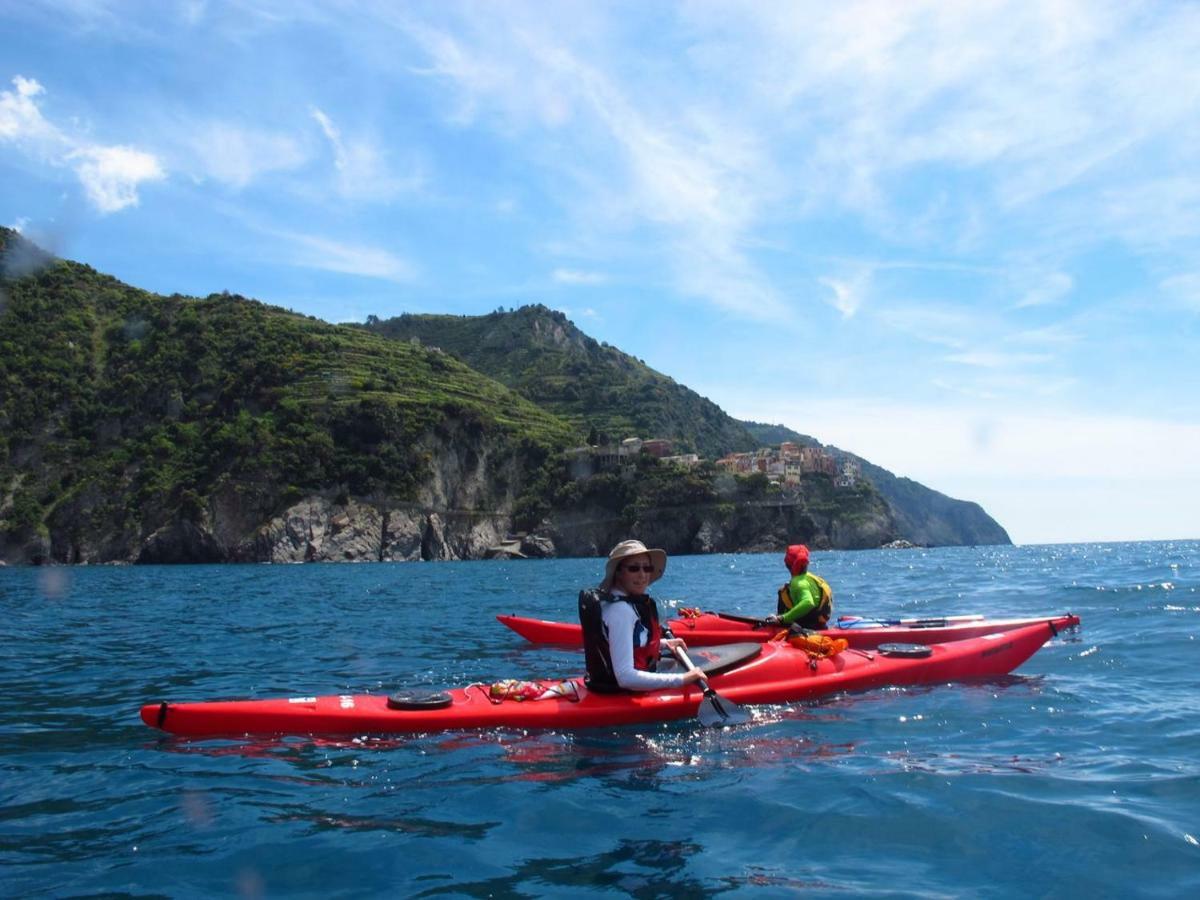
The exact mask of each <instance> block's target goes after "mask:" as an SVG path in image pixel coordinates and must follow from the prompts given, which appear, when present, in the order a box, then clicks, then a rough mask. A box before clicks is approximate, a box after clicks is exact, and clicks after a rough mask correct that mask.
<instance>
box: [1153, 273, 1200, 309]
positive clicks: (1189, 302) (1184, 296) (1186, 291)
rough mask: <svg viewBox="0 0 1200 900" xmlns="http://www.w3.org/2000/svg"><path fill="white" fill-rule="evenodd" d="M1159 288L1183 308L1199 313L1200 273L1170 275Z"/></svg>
mask: <svg viewBox="0 0 1200 900" xmlns="http://www.w3.org/2000/svg"><path fill="white" fill-rule="evenodd" d="M1160 287H1161V288H1162V290H1163V291H1164V293H1166V294H1167V296H1168V297H1171V298H1173V299H1174V300H1175V301H1176V302H1178V303H1179V304H1180V305H1181V306H1183V307H1184V308H1186V309H1190V310H1193V311H1195V312H1200V272H1184V273H1181V274H1179V275H1172V276H1171V277H1170V278H1165V279H1163V281H1162V282H1161V283H1160Z"/></svg>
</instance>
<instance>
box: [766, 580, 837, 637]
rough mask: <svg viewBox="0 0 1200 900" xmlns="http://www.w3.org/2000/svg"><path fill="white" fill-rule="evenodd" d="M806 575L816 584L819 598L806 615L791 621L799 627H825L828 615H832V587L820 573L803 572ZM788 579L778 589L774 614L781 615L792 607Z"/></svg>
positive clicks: (827, 622)
mask: <svg viewBox="0 0 1200 900" xmlns="http://www.w3.org/2000/svg"><path fill="white" fill-rule="evenodd" d="M804 574H805V576H806V577H808V578H811V579H812V581H813V584H815V585H816V586H817V590H818V592H819V593H820V595H821V599H820V600H818V601H817V605H816V607H814V608H813V609H811V610H810V611H809V612H808V614H807V615H804V616H801V617H800V618H799V619H796V620H795V621H794V622H792V624H793V625H799V626H800V627H801V628H816V629H820V628H825V627H826V626H827V625H828V624H829V619H830V617H832V616H833V588H831V587H830V586H829V582H827V581H826V580H825V579H824V578H822V577H821V576H820V575H814V574H813V573H812V572H805V573H804ZM788 584H791V582H790V581H789V582H788V583H787V584H785V585H784V586H783V587H781V588H780V589H779V602H778V603H777V604H776V605H775V614H776V615H779V616H782V615H783V614H784V613H785V612H787V611H788V610H789V609H791V608H792V594H791V591H789V590H788Z"/></svg>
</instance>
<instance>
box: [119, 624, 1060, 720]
mask: <svg viewBox="0 0 1200 900" xmlns="http://www.w3.org/2000/svg"><path fill="white" fill-rule="evenodd" d="M1056 634H1058V629H1057V626H1056V625H1053V624H1052V623H1050V622H1047V621H1043V622H1038V623H1036V624H1033V625H1026V626H1024V627H1022V628H1015V629H1012V630H1010V631H998V632H994V633H991V634H986V635H983V636H982V637H976V638H968V639H965V640H960V641H954V642H952V643H944V644H933V645H928V646H917V645H903V644H897V645H892V646H891V647H889V645H886V644H885V645H883V647H882V648H881V649H880V650H877V651H865V650H859V649H850V650H845V651H843V652H842V653H840V654H838V655H837V656H834V657H831V658H828V659H815V658H813V657H810V656H809V654H808V653H806V652H805V651H803V650H798V649H795V648H793V647H791V646H789V645H787V644H784V643H766V644H746V645H735V646H737V647H738V648H739V652H741V653H742V655H743V658H744V657H745V656H746V655H747V654H748V655H749V657H750V658H749V659H748V661H744V662H741V663H740V664H736V665H735V667H734V668H732V669H729V670H727V671H721V672H720V673H719V674H713V675H712V676H711V677H710V678H709V684H710V685H711V686H712V688H713V689H714V690H715V691H717V692H719V698H720V699H722V700H726V701H729V702H731V703H733V704H739V703H745V704H759V703H788V702H792V701H796V700H808V699H811V698H814V697H820V696H822V695H825V694H832V693H837V692H842V691H862V690H868V689H871V688H877V687H883V686H886V685H914V684H929V683H944V682H949V681H961V680H964V679H974V678H990V677H995V676H998V675H1004V674H1007V673H1008V672H1011V671H1012V670H1013V669H1015V668H1017V666H1019V665H1021V664H1022V663H1023V662H1025V661H1026V660H1027V659H1029V657H1031V656H1033V654H1034V653H1036V652H1037V650H1038V648H1040V647H1041V646H1042V645H1043V644H1044V643H1045V642H1046V641H1047V640H1049V639H1050V638H1052V637H1054V636H1055V635H1056ZM733 649H734V648H733V647H729V648H725V647H714V648H708V649H704V648H701V649H698V650H696V651H695V652H694V653H693V654H692V656H693V659H694V660H695V662H696V663H697V664H698V665H701V666H702V667H705V666H704V662H705V654H713V655H719V654H721V653H723V652H724V653H730V652H732V651H733ZM706 668H707V667H706ZM710 671H711V670H710ZM567 684H568V685H570V686H571V694H572V695H573V696H572V697H570V698H555V699H547V700H525V701H522V702H516V701H513V700H505V701H501V702H494V701H493V700H492V699H491V698H490V697H489V693H488V687H487V686H486V685H469V686H468V687H465V688H457V689H455V690H451V691H447V692H446V693H444V694H435V695H431V696H429V697H427V698H420V699H417V700H413V699H412V698H411V697H405V698H389V697H387V696H386V695H383V694H378V695H376V694H341V695H335V696H329V697H290V698H285V699H277V700H230V701H222V702H215V703H165V702H164V703H153V704H149V705H147V706H144V707H142V720H143V721H144V722H145V723H146V724H147V725H151V726H153V727H156V728H161V729H162V730H164V731H168V732H171V733H172V734H178V735H189V736H213V735H243V734H263V735H265V734H329V735H359V734H367V733H374V734H389V733H403V732H428V731H443V730H448V729H463V728H498V727H500V728H546V729H559V730H562V729H577V728H589V727H597V726H601V727H603V726H612V725H628V724H637V723H646V722H664V721H668V720H673V719H683V718H687V717H689V716H695V715H696V714H697V711H698V710H699V709H700V707H701V702H702V701H704V702H708V701H707V700H705V697H704V694H703V692H702V691H701V690H700V688H698V687H695V686H689V687H686V688H679V689H673V690H665V691H651V692H643V693H619V694H601V693H594V692H590V691H588V689H587V688H586V687H584V685H583V683H582V679H573V680H572V681H570V682H567ZM393 705H399V706H409V707H411V706H416V707H419V708H393Z"/></svg>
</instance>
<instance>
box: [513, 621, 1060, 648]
mask: <svg viewBox="0 0 1200 900" xmlns="http://www.w3.org/2000/svg"><path fill="white" fill-rule="evenodd" d="M496 618H497V619H498V620H499V621H500V622H501V623H502V624H504V625H506V626H508V627H509V628H511V629H512V630H513V631H515V632H516V633H517V634H519V635H521V637H523V638H525V639H526V640H528V641H532V642H533V643H535V644H559V645H562V646H567V647H582V646H583V632H582V630H581V629H580V627H579V625H578V624H576V623H571V622H549V621H546V620H545V619H529V618H526V617H524V616H514V615H508V616H496ZM1039 622H1045V623H1047V624H1049V625H1050V626H1051V627H1052V628H1054V629H1055V631H1056V632H1057V631H1062V630H1063V629H1066V628H1073V627H1075V626H1077V625H1078V624H1079V616H1076V615H1072V614H1071V613H1066V614H1065V615H1057V616H1035V617H1030V618H1023V619H984V618H979V617H975V616H961V617H948V618H930V619H915V620H912V621H909V622H906V623H904V624H900V625H882V626H879V627H874V628H872V627H866V628H864V627H854V628H827V629H825V630H824V631H820V632H817V633H818V634H825V635H828V636H829V637H833V638H843V639H844V640H846V641H847V642H848V643H849V644H850V646H851V647H857V648H859V649H864V650H870V649H872V648H874V647H878V646H879V645H880V644H887V643H895V642H901V643H903V642H910V641H916V642H918V643H921V644H943V643H945V642H947V641H961V640H965V639H967V638H976V637H981V636H983V635H985V634H995V633H996V632H1001V631H1013V630H1015V629H1017V628H1024V627H1025V626H1027V625H1035V624H1037V623H1039ZM667 624H669V625H670V626H671V631H673V632H674V633H675V636H676V637H681V638H683V639H684V640H685V641H687V642H688V644H694V645H696V646H708V645H713V644H740V643H742V642H743V641H763V642H765V641H769V640H771V638H773V637H775V635H777V634H779V632H780V631H781V630H783V629H782V628H781V627H780V626H778V625H763V624H761V623H760V622H759V621H758V620H756V619H751V618H748V617H744V616H733V615H729V614H727V613H717V612H705V613H700V614H699V615H697V616H685V617H681V618H677V619H671V620H670V622H668V623H667Z"/></svg>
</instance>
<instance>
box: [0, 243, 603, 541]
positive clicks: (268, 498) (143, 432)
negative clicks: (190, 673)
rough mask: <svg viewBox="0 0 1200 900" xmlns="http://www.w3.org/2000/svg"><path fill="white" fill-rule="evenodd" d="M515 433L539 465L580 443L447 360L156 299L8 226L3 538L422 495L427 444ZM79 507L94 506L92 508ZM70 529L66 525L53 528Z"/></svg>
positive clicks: (368, 338) (250, 309) (313, 326)
mask: <svg viewBox="0 0 1200 900" xmlns="http://www.w3.org/2000/svg"><path fill="white" fill-rule="evenodd" d="M448 422H453V423H454V424H455V427H456V428H461V427H464V425H465V427H467V428H468V429H469V428H472V427H474V428H476V429H477V430H479V431H485V430H486V431H488V432H492V433H495V434H499V435H502V436H503V439H504V440H505V441H506V442H507V443H508V444H509V445H510V446H511V448H512V452H513V453H514V454H520V453H524V454H525V455H526V456H527V457H528V464H529V466H530V467H533V468H536V467H537V466H540V465H541V464H542V462H544V460H545V457H546V455H547V454H548V453H549V452H550V451H552V450H553V449H555V448H558V447H562V446H565V445H568V444H571V443H577V442H578V441H579V440H580V438H581V436H580V435H578V434H575V433H574V432H573V431H572V429H571V427H570V426H569V425H568V424H566V423H564V422H563V421H562V420H560V419H558V418H556V417H555V416H553V415H552V414H550V413H547V412H546V411H544V410H542V409H540V408H539V407H537V406H535V405H534V404H532V403H530V402H529V401H527V400H525V399H524V398H522V397H520V396H518V395H516V394H514V393H513V392H511V391H509V390H508V389H507V388H505V387H503V386H502V385H500V384H499V383H497V382H495V381H493V380H491V379H488V378H486V377H484V376H482V375H480V374H479V373H477V372H475V371H473V370H472V369H470V368H468V367H467V366H466V365H464V364H463V363H461V362H460V361H458V360H457V359H455V358H453V357H452V356H450V355H449V354H445V353H441V352H438V351H437V350H434V349H427V348H423V347H420V346H417V345H413V344H406V343H399V342H396V341H391V340H387V339H385V338H383V337H380V336H377V335H374V334H371V333H370V332H368V331H365V330H363V329H361V328H352V327H345V326H337V325H330V324H327V323H325V322H321V321H318V320H316V319H312V318H308V317H305V316H301V315H296V314H294V313H291V312H288V311H286V310H283V309H278V308H274V307H270V306H267V305H264V304H262V303H258V302H255V301H253V300H248V299H245V298H243V297H239V296H235V295H229V294H222V295H213V296H210V297H207V298H203V299H195V298H189V297H182V296H179V295H174V296H170V297H164V296H159V295H155V294H151V293H148V292H146V291H142V290H138V289H136V288H133V287H130V286H128V285H125V284H122V283H121V282H119V281H117V280H116V279H114V278H111V277H109V276H107V275H103V274H100V273H98V272H96V271H95V270H93V269H91V268H90V267H88V266H86V265H81V264H79V263H74V262H67V261H63V260H56V259H52V258H50V257H48V256H46V255H45V254H42V253H40V251H38V250H37V248H36V247H33V246H32V245H31V244H29V243H28V242H27V241H25V240H24V239H23V238H22V237H21V236H20V235H19V234H18V233H16V232H14V231H11V230H9V229H0V535H2V534H4V533H7V534H8V536H9V539H10V540H12V539H20V538H23V537H32V536H36V534H37V533H39V532H40V533H45V532H46V530H47V528H52V527H53V526H54V525H55V514H56V511H57V510H60V509H63V508H67V507H69V508H70V509H71V515H72V516H73V517H74V518H75V519H78V518H79V517H80V515H81V514H83V515H85V517H86V521H75V522H72V523H71V524H70V527H72V528H76V529H83V528H88V527H93V526H94V527H108V528H116V529H117V530H121V529H125V530H128V531H130V532H144V531H145V530H146V529H147V528H151V527H153V526H154V525H155V524H157V523H158V522H159V521H160V520H163V519H166V518H169V517H170V516H172V515H174V514H176V513H177V512H179V511H183V512H184V513H187V512H188V511H191V513H193V514H199V512H200V511H201V510H202V509H203V508H204V506H205V504H206V502H207V501H208V500H209V498H210V495H211V494H212V493H213V491H214V490H216V489H217V488H219V487H221V486H223V485H227V484H229V483H230V482H233V483H236V484H237V485H239V486H240V487H242V488H244V489H245V490H246V491H247V492H251V493H253V494H254V495H255V496H256V498H257V499H256V502H257V503H259V504H261V505H263V506H264V508H265V509H268V510H269V509H271V508H278V506H279V505H281V504H283V503H285V502H287V501H288V500H289V499H291V498H295V497H298V496H300V495H301V494H303V493H304V492H306V491H310V490H314V489H322V490H329V489H340V490H343V491H346V492H349V493H351V494H355V495H371V494H378V493H386V494H387V495H389V496H391V497H393V498H405V497H412V496H413V495H414V493H415V490H416V488H417V487H418V486H419V485H420V484H421V482H422V481H423V479H424V478H425V477H426V471H427V467H428V464H429V458H428V456H429V454H428V449H427V448H423V447H422V445H421V441H420V439H421V438H422V436H425V435H429V434H431V433H436V432H437V430H438V429H439V428H443V427H444V426H445V424H446V423H448ZM81 503H82V512H81V509H80V504H81ZM58 524H60V525H62V526H64V527H66V523H62V522H60V523H58Z"/></svg>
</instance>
